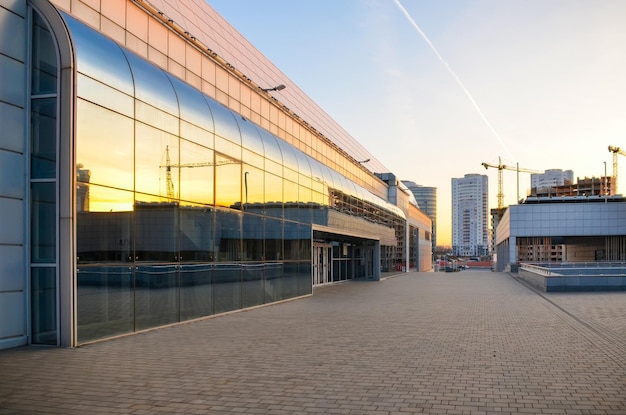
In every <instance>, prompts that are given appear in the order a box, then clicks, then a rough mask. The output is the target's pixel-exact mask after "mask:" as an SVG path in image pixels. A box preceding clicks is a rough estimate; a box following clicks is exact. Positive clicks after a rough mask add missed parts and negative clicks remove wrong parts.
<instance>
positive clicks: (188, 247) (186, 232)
mask: <svg viewBox="0 0 626 415" xmlns="http://www.w3.org/2000/svg"><path fill="white" fill-rule="evenodd" d="M216 249H217V248H216V246H215V210H214V209H213V208H210V207H207V206H184V207H181V208H180V261H185V262H203V261H214V260H215V251H216Z"/></svg>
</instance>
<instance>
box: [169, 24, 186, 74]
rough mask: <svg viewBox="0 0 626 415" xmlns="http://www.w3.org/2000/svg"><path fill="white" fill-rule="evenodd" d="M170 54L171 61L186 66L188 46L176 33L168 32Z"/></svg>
mask: <svg viewBox="0 0 626 415" xmlns="http://www.w3.org/2000/svg"><path fill="white" fill-rule="evenodd" d="M167 39H168V53H169V57H170V59H174V60H175V61H176V62H178V63H179V64H181V65H183V66H184V65H185V53H186V49H187V48H186V44H185V41H184V40H183V39H182V38H181V37H180V36H178V34H176V33H175V32H172V31H168V33H167Z"/></svg>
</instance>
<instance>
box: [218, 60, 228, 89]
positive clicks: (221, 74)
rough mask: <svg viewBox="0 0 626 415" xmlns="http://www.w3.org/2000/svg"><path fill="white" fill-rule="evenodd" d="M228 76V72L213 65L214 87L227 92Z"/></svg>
mask: <svg viewBox="0 0 626 415" xmlns="http://www.w3.org/2000/svg"><path fill="white" fill-rule="evenodd" d="M228 78H229V76H228V72H226V71H225V70H224V69H223V68H221V67H219V66H216V67H215V87H216V88H217V89H219V90H220V91H223V92H225V93H228Z"/></svg>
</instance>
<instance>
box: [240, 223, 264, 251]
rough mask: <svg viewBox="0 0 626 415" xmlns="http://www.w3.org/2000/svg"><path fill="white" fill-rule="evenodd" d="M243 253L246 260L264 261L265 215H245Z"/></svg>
mask: <svg viewBox="0 0 626 415" xmlns="http://www.w3.org/2000/svg"><path fill="white" fill-rule="evenodd" d="M242 240H243V255H242V259H243V260H244V261H262V260H263V259H264V258H263V256H264V252H263V217H262V216H257V215H243V237H242Z"/></svg>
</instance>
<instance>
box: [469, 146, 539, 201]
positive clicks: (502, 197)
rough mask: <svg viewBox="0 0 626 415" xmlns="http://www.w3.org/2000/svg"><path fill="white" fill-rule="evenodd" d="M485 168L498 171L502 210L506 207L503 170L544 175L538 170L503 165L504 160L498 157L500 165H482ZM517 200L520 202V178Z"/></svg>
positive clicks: (499, 198) (499, 199) (499, 196)
mask: <svg viewBox="0 0 626 415" xmlns="http://www.w3.org/2000/svg"><path fill="white" fill-rule="evenodd" d="M481 164H482V165H483V167H484V168H486V169H488V168H489V167H492V168H494V169H498V209H502V208H503V207H504V192H503V191H502V170H513V171H516V172H518V173H519V172H524V173H537V174H539V173H543V172H542V171H538V170H531V169H525V168H522V167H519V166H507V165H506V164H502V160H501V159H500V157H498V164H497V165H495V164H489V163H481ZM517 187H518V189H517V199H518V200H519V176H518V182H517Z"/></svg>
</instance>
